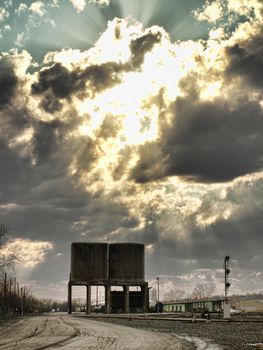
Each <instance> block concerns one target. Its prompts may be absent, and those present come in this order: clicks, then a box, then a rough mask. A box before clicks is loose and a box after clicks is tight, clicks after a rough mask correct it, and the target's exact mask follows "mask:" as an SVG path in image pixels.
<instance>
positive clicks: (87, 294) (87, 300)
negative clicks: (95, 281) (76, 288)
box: [86, 285, 91, 314]
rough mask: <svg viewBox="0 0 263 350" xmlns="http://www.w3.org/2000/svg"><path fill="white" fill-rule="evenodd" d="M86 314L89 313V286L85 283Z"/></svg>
mask: <svg viewBox="0 0 263 350" xmlns="http://www.w3.org/2000/svg"><path fill="white" fill-rule="evenodd" d="M86 288H87V289H86V314H90V313H91V286H90V285H86Z"/></svg>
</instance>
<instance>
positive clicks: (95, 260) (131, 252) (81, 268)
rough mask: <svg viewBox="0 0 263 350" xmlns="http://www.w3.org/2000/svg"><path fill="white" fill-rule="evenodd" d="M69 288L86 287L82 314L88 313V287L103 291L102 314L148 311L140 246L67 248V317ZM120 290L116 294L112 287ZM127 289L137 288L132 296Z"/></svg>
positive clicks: (78, 246) (135, 244)
mask: <svg viewBox="0 0 263 350" xmlns="http://www.w3.org/2000/svg"><path fill="white" fill-rule="evenodd" d="M72 286H85V287H86V313H88V314H89V313H90V312H91V286H104V287H105V312H106V313H111V312H114V311H115V310H116V305H118V312H120V311H121V312H124V313H129V312H133V311H134V310H138V309H140V310H141V311H142V312H147V311H148V304H149V290H148V283H147V282H145V277H144V245H143V244H139V243H112V244H108V243H86V242H85V243H82V242H75V243H72V244H71V268H70V279H69V283H68V313H72ZM113 286H117V287H122V288H123V290H122V291H119V292H118V293H116V292H115V291H112V287H113ZM130 287H139V288H140V291H137V292H136V293H134V292H132V291H130Z"/></svg>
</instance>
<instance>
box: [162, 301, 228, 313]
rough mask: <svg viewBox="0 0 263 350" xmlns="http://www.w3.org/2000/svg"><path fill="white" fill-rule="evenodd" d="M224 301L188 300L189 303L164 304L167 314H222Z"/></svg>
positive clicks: (171, 302)
mask: <svg viewBox="0 0 263 350" xmlns="http://www.w3.org/2000/svg"><path fill="white" fill-rule="evenodd" d="M223 306H224V300H222V299H207V300H188V301H170V302H166V303H165V304H164V311H165V312H202V311H204V310H209V312H220V311H222V310H223Z"/></svg>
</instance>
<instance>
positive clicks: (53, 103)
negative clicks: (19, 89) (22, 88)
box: [32, 62, 127, 113]
mask: <svg viewBox="0 0 263 350" xmlns="http://www.w3.org/2000/svg"><path fill="white" fill-rule="evenodd" d="M125 69H127V66H126V65H122V64H118V63H115V62H107V63H104V64H101V65H92V66H89V67H87V68H86V69H84V70H81V69H80V68H76V69H75V70H73V71H72V72H70V71H69V70H68V69H67V68H66V67H64V66H62V65H61V64H60V63H55V64H54V65H53V66H52V67H49V68H45V69H44V70H42V71H41V72H40V73H39V75H38V82H37V83H34V84H32V93H33V94H36V95H43V94H44V97H43V100H42V102H41V107H42V108H44V110H45V111H47V112H49V113H52V112H55V111H59V110H61V108H62V102H61V100H62V99H69V98H70V97H71V96H72V94H74V93H75V94H77V96H78V97H79V98H82V97H84V96H87V95H88V97H91V98H92V97H94V96H95V94H97V93H99V92H101V91H103V90H106V89H108V88H110V87H112V86H114V85H116V84H118V83H120V81H121V77H120V76H119V74H120V73H121V72H122V71H124V70H125ZM86 84H88V87H87V89H86Z"/></svg>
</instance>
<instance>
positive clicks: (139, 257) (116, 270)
mask: <svg viewBox="0 0 263 350" xmlns="http://www.w3.org/2000/svg"><path fill="white" fill-rule="evenodd" d="M109 278H110V281H111V282H113V281H120V282H121V281H123V282H143V281H144V245H143V244H139V243H112V244H109Z"/></svg>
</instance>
